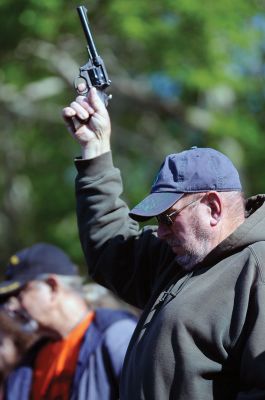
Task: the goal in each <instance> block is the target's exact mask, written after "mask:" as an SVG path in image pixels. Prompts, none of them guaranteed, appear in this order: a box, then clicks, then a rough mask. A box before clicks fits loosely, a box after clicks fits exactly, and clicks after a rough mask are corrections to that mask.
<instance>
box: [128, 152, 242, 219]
mask: <svg viewBox="0 0 265 400" xmlns="http://www.w3.org/2000/svg"><path fill="white" fill-rule="evenodd" d="M209 190H216V191H218V192H228V191H241V190H242V187H241V183H240V178H239V174H238V171H237V169H236V168H235V166H234V165H233V163H232V162H231V160H230V159H229V158H228V157H227V156H225V155H224V154H222V153H220V152H219V151H217V150H214V149H210V148H198V147H195V146H194V147H192V148H191V149H189V150H185V151H182V152H181V153H177V154H170V155H168V156H167V157H166V158H165V160H164V162H163V164H162V165H161V167H160V170H159V172H158V174H157V176H156V178H155V181H154V183H153V185H152V188H151V192H150V194H149V195H148V196H147V197H146V198H145V199H144V200H142V201H141V202H140V203H139V204H137V206H135V207H134V208H133V209H132V210H131V211H130V213H129V215H130V217H131V218H133V219H135V220H136V221H146V220H148V219H150V218H152V217H154V216H156V215H159V214H161V213H163V212H165V211H166V210H168V209H169V208H170V207H171V206H172V205H173V204H175V203H176V202H177V201H178V200H179V199H181V197H183V196H184V194H186V193H200V192H207V191H209Z"/></svg>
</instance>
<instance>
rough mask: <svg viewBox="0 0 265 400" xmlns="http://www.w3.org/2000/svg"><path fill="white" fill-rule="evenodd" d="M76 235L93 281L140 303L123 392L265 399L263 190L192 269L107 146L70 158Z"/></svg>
mask: <svg viewBox="0 0 265 400" xmlns="http://www.w3.org/2000/svg"><path fill="white" fill-rule="evenodd" d="M76 166H77V169H78V176H77V180H76V193H77V215H78V225H79V232H80V239H81V243H82V247H83V250H84V254H85V256H86V260H87V265H88V268H89V273H90V276H91V277H92V279H94V280H96V281H97V282H99V283H100V284H102V285H104V286H106V287H108V288H110V289H111V290H113V291H114V292H115V293H116V294H118V295H119V296H120V297H121V298H122V299H124V300H125V301H127V302H128V303H130V304H132V305H134V306H136V307H138V308H141V309H143V313H142V316H141V318H140V321H139V323H138V326H137V328H136V330H135V333H134V335H133V337H132V340H131V343H130V345H129V348H128V351H127V356H126V359H125V363H124V369H123V374H122V381H121V391H120V399H122V400H144V399H145V400H168V399H172V400H213V399H215V400H217V399H218V400H230V399H237V400H250V399H251V400H258V399H259V400H261V399H262V400H265V205H263V202H264V200H265V197H264V196H263V195H259V196H256V197H253V198H251V199H249V200H248V202H247V212H248V216H247V218H246V221H245V222H244V223H243V224H242V225H241V226H240V227H239V228H238V229H237V230H236V231H234V233H233V234H231V235H230V236H229V237H228V238H227V239H225V240H224V241H223V242H222V243H220V244H219V245H218V247H216V248H215V249H214V250H213V251H212V252H211V253H210V254H209V255H208V256H207V257H206V259H205V260H204V262H203V263H202V264H200V265H197V267H196V268H195V269H194V271H193V272H191V273H185V272H183V271H182V270H181V269H180V267H179V266H178V265H177V264H176V262H175V260H174V254H173V252H172V250H171V249H170V247H169V246H168V245H167V244H166V243H165V242H164V241H161V240H160V239H158V238H157V235H156V227H150V226H148V227H145V228H144V229H142V230H141V229H139V226H138V224H137V223H136V222H135V221H133V220H132V219H130V218H129V216H128V207H127V206H126V204H125V203H124V202H123V201H122V200H121V199H120V197H119V196H120V195H121V192H122V184H121V178H120V173H119V170H118V169H116V168H114V167H113V164H112V159H111V153H106V154H104V155H102V156H100V157H98V158H96V159H93V160H77V161H76Z"/></svg>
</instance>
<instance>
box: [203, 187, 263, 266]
mask: <svg viewBox="0 0 265 400" xmlns="http://www.w3.org/2000/svg"><path fill="white" fill-rule="evenodd" d="M264 202H265V195H264V194H259V195H257V196H253V197H250V198H249V199H247V201H246V220H245V222H244V223H243V224H241V225H240V226H239V227H238V228H237V229H236V230H235V231H234V232H233V233H232V234H231V235H229V236H228V237H227V238H226V239H225V240H224V241H223V242H221V243H220V244H219V245H218V246H217V247H216V248H215V249H213V251H211V253H209V254H208V256H207V257H206V258H205V260H204V261H203V263H202V265H203V266H208V265H211V264H212V263H213V262H214V264H215V263H216V262H218V261H219V260H221V259H223V258H225V257H228V256H230V255H231V254H233V253H236V252H238V251H240V250H241V249H242V248H245V247H247V246H249V245H251V244H253V243H256V242H260V241H265V204H264Z"/></svg>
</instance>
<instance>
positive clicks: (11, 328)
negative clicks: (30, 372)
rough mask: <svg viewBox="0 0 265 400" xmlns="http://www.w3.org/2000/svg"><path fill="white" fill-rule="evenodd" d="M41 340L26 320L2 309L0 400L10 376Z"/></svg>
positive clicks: (0, 323)
mask: <svg viewBox="0 0 265 400" xmlns="http://www.w3.org/2000/svg"><path fill="white" fill-rule="evenodd" d="M39 340H40V335H39V334H38V333H37V332H36V331H35V329H34V327H32V328H30V329H29V325H28V324H27V323H26V321H25V320H23V321H21V320H20V319H18V318H16V317H15V316H14V315H10V314H9V313H8V312H7V310H5V308H4V306H3V307H1V308H0V400H2V399H4V385H5V381H6V379H7V377H8V375H9V374H10V373H11V371H12V370H13V369H14V368H15V367H16V366H17V365H18V364H19V363H20V362H22V361H23V357H24V356H25V355H26V353H27V352H28V351H29V349H30V348H32V347H33V346H34V345H35V344H36V343H37V342H38V341H39Z"/></svg>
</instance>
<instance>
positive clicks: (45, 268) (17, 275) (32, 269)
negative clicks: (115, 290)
mask: <svg viewBox="0 0 265 400" xmlns="http://www.w3.org/2000/svg"><path fill="white" fill-rule="evenodd" d="M49 273H51V274H57V275H68V276H71V275H73V276H74V275H78V268H77V267H76V265H74V264H73V263H72V261H71V260H70V258H69V257H68V255H67V254H66V253H65V252H64V251H63V250H61V249H60V248H59V247H56V246H54V245H51V244H48V243H37V244H34V245H33V246H31V247H27V248H25V249H23V250H21V251H19V252H17V253H16V254H14V255H12V257H10V259H9V262H8V264H7V267H6V270H5V280H4V281H2V282H0V296H8V295H10V294H12V293H13V292H16V291H18V290H19V289H21V288H22V287H23V286H24V285H25V284H26V283H27V282H29V281H32V280H34V279H36V278H37V277H38V276H39V275H41V274H49Z"/></svg>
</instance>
